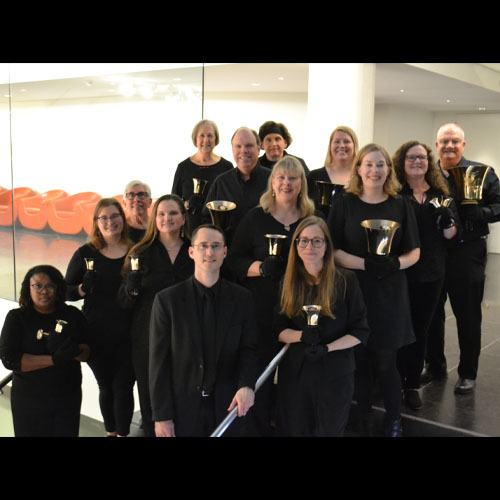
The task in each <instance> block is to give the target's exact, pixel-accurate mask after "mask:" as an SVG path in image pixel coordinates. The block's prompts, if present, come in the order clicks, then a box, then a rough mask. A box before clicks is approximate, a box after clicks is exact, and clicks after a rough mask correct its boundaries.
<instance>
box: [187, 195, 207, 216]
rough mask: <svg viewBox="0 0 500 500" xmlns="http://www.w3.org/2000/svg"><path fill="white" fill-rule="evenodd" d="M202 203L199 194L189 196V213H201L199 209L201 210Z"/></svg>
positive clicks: (201, 197)
mask: <svg viewBox="0 0 500 500" xmlns="http://www.w3.org/2000/svg"><path fill="white" fill-rule="evenodd" d="M203 201H204V200H203V196H201V195H199V194H193V195H191V198H189V200H188V207H189V208H188V210H189V212H190V213H192V214H193V215H195V214H196V213H198V212H199V211H201V209H202V208H203Z"/></svg>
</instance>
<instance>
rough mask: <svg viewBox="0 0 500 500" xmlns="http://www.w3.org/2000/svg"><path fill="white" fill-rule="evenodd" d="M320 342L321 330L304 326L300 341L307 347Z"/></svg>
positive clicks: (316, 327) (317, 327)
mask: <svg viewBox="0 0 500 500" xmlns="http://www.w3.org/2000/svg"><path fill="white" fill-rule="evenodd" d="M320 340H321V328H320V327H319V326H306V327H305V328H304V329H303V330H302V336H301V337H300V341H301V342H303V343H304V344H307V345H316V344H319V342H320Z"/></svg>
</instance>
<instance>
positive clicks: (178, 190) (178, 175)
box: [172, 163, 184, 199]
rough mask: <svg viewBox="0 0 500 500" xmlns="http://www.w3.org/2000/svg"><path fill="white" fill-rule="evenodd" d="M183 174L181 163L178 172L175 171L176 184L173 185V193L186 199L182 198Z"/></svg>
mask: <svg viewBox="0 0 500 500" xmlns="http://www.w3.org/2000/svg"><path fill="white" fill-rule="evenodd" d="M182 174H183V168H182V164H181V163H179V165H177V170H176V171H175V174H174V182H173V183H172V193H173V194H176V195H177V196H180V197H181V198H182V199H184V197H183V196H182Z"/></svg>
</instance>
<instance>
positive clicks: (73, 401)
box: [0, 304, 88, 437]
mask: <svg viewBox="0 0 500 500" xmlns="http://www.w3.org/2000/svg"><path fill="white" fill-rule="evenodd" d="M58 319H63V320H65V321H67V323H68V324H67V325H65V326H64V327H63V330H62V333H61V335H68V336H71V337H72V338H73V339H74V340H75V342H76V343H77V344H88V341H87V338H86V334H87V322H86V320H85V317H84V316H83V314H82V313H81V312H80V311H79V310H78V309H77V308H76V307H73V306H68V305H66V304H63V305H61V306H60V307H58V308H57V310H56V311H55V312H54V313H50V314H41V313H39V312H37V311H35V310H34V309H32V308H29V309H27V310H25V311H21V309H13V310H11V311H9V312H8V313H7V316H6V317H5V322H4V325H3V328H2V335H1V339H0V359H1V360H2V362H3V364H4V366H5V367H6V368H7V369H9V370H12V371H13V379H12V390H11V399H10V402H11V408H12V417H13V422H14V433H15V436H16V437H19V436H23V437H77V436H78V432H79V427H80V407H81V402H82V371H81V366H80V362H78V361H70V362H68V363H66V364H62V365H59V364H58V365H54V366H49V367H46V368H41V369H38V370H33V371H29V372H22V371H21V358H22V356H23V354H25V353H26V354H33V355H50V353H49V350H48V349H47V337H46V336H45V335H43V336H42V339H41V340H37V332H38V330H40V329H42V330H43V331H44V332H47V333H50V334H52V335H55V333H53V332H54V329H55V326H56V320H58Z"/></svg>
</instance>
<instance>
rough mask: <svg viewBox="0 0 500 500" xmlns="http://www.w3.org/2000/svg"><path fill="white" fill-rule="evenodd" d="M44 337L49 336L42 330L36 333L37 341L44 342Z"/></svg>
mask: <svg viewBox="0 0 500 500" xmlns="http://www.w3.org/2000/svg"><path fill="white" fill-rule="evenodd" d="M44 335H47V336H48V335H49V334H48V333H47V332H44V331H43V330H42V329H41V328H40V330H38V331H37V332H36V339H37V340H42V339H43V336H44Z"/></svg>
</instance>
